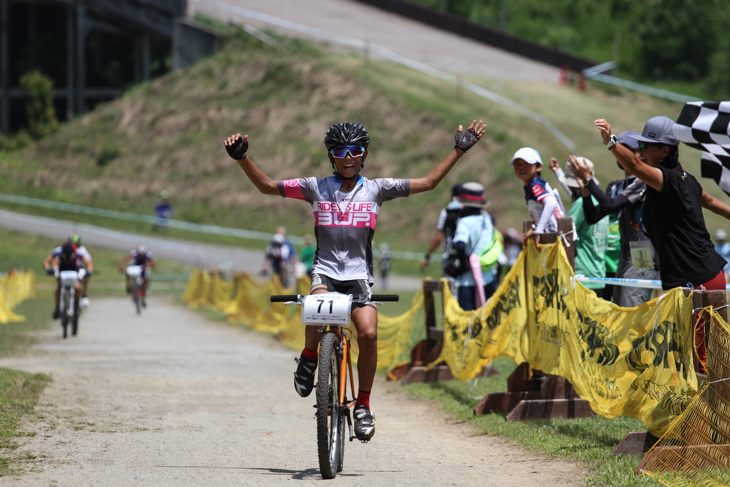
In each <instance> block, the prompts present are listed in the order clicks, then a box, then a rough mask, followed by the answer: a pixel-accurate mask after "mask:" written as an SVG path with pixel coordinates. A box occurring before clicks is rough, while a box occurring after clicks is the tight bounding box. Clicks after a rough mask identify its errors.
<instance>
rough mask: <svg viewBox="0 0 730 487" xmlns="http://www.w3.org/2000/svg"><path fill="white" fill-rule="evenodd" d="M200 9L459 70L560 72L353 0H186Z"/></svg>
mask: <svg viewBox="0 0 730 487" xmlns="http://www.w3.org/2000/svg"><path fill="white" fill-rule="evenodd" d="M197 12H200V13H202V14H204V15H207V16H209V17H212V18H216V19H219V20H222V21H232V20H235V21H238V22H244V23H247V24H251V25H253V26H256V27H258V28H269V29H273V30H277V31H279V32H282V33H285V34H286V35H294V36H303V37H309V38H316V39H319V40H323V39H327V42H329V43H331V44H332V45H333V46H334V47H337V48H341V47H342V46H343V45H347V44H349V45H350V46H352V47H354V48H355V49H357V46H358V45H362V44H363V43H367V44H369V45H372V46H378V47H381V48H384V49H387V50H389V51H391V52H393V53H395V54H398V55H400V56H404V57H406V58H408V59H411V60H414V61H416V62H418V63H422V64H425V65H427V66H430V67H432V68H436V69H439V70H442V71H446V72H448V73H451V74H457V75H461V76H478V77H482V78H488V79H501V80H522V81H547V82H553V83H555V82H557V81H558V78H559V74H560V70H559V69H558V68H555V67H553V66H548V65H547V64H543V63H539V62H537V61H533V60H530V59H527V58H524V57H521V56H516V55H514V54H511V53H509V52H507V51H503V50H502V49H497V48H495V47H492V46H489V45H486V44H482V43H480V42H476V41H474V40H471V39H467V38H466V37H461V36H458V35H456V34H452V33H450V32H446V31H443V30H439V29H436V28H433V27H430V26H428V25H424V24H421V23H419V22H416V21H414V20H410V19H407V18H405V17H401V16H399V15H395V14H392V13H389V12H386V11H384V10H380V9H377V8H375V7H370V6H368V5H365V4H362V3H358V2H354V1H352V0H306V1H302V0H266V1H261V0H190V1H188V15H189V16H193V15H194V14H195V13H197ZM335 40H338V41H341V42H335ZM343 42H344V43H343Z"/></svg>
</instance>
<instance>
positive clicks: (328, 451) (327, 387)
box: [317, 333, 344, 479]
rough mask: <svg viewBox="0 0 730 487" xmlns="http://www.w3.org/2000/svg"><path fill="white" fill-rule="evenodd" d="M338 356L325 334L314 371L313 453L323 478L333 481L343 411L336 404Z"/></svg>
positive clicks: (341, 443) (335, 344) (332, 337)
mask: <svg viewBox="0 0 730 487" xmlns="http://www.w3.org/2000/svg"><path fill="white" fill-rule="evenodd" d="M340 354H341V351H340V347H339V344H338V342H337V336H336V335H335V334H334V333H325V334H324V335H323V336H322V344H321V347H320V351H319V369H318V371H317V452H318V454H319V470H320V472H321V473H322V477H324V478H326V479H333V478H335V477H336V476H337V472H339V471H340V470H341V469H342V467H341V463H342V460H343V459H342V458H341V457H342V451H343V450H342V448H344V441H343V440H344V435H343V434H342V430H343V428H344V411H343V406H342V405H340V404H339V400H340ZM338 467H339V469H338Z"/></svg>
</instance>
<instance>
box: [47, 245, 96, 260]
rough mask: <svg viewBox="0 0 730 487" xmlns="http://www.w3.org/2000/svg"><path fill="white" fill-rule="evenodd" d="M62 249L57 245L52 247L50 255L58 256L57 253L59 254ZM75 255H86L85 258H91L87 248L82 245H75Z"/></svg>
mask: <svg viewBox="0 0 730 487" xmlns="http://www.w3.org/2000/svg"><path fill="white" fill-rule="evenodd" d="M62 250H63V247H62V246H58V247H56V248H55V249H53V251H51V255H52V256H53V257H58V256H59V255H61V251H62ZM76 255H78V256H79V257H86V258H87V259H89V260H91V254H90V253H89V251H88V250H86V247H84V246H83V245H79V246H78V247H76Z"/></svg>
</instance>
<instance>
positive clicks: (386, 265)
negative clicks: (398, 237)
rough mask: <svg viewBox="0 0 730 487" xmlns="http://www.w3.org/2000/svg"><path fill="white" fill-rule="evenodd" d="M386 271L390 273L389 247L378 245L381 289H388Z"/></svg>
mask: <svg viewBox="0 0 730 487" xmlns="http://www.w3.org/2000/svg"><path fill="white" fill-rule="evenodd" d="M388 271H390V247H388V244H387V243H382V244H380V278H381V279H382V281H383V288H384V289H388Z"/></svg>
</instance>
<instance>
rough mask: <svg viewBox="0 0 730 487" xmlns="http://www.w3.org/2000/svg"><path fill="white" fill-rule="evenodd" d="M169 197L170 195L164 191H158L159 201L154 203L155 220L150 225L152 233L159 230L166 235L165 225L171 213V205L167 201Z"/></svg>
mask: <svg viewBox="0 0 730 487" xmlns="http://www.w3.org/2000/svg"><path fill="white" fill-rule="evenodd" d="M169 196H170V193H169V192H168V191H167V190H166V189H163V190H162V191H160V199H159V200H157V202H156V203H155V217H156V220H155V223H154V224H153V225H152V230H153V231H157V230H160V231H162V232H163V233H167V223H168V220H169V219H170V217H171V216H172V213H173V209H172V205H171V204H170V202H169V201H168V200H167V198H168V197H169Z"/></svg>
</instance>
